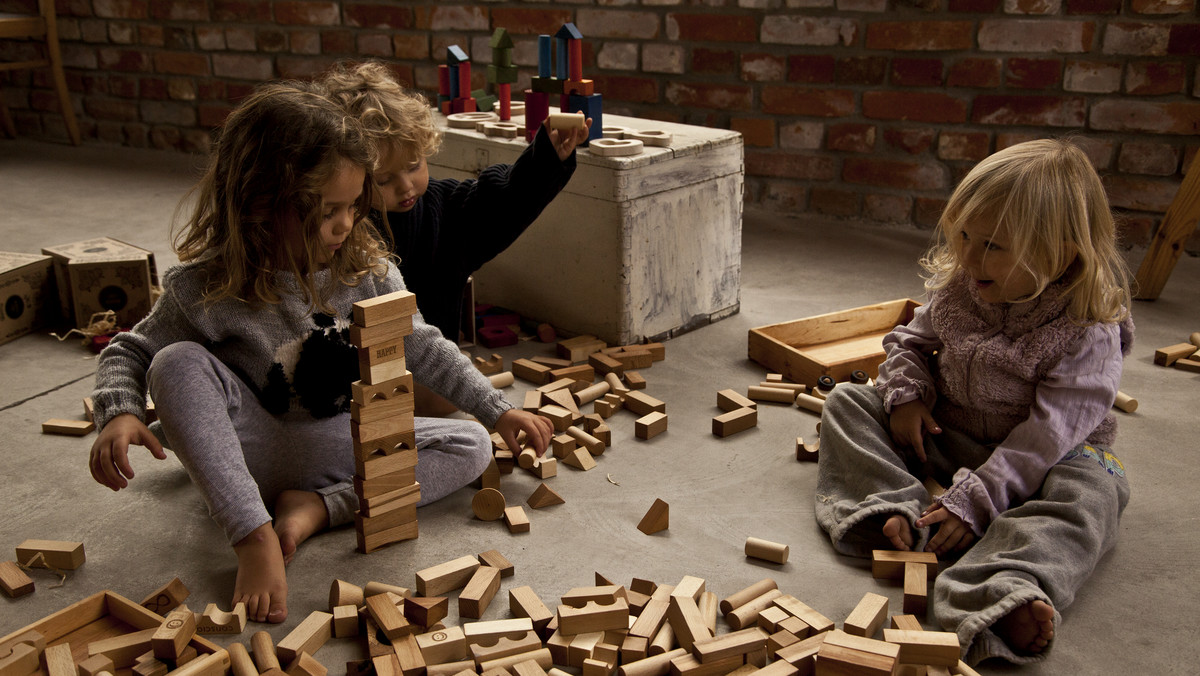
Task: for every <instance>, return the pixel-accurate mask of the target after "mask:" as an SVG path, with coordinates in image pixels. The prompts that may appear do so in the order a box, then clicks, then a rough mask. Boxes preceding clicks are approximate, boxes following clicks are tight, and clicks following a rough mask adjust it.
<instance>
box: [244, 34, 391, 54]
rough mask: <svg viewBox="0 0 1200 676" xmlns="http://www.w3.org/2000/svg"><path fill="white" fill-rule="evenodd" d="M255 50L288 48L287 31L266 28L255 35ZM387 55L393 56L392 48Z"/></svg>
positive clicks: (270, 50) (268, 50)
mask: <svg viewBox="0 0 1200 676" xmlns="http://www.w3.org/2000/svg"><path fill="white" fill-rule="evenodd" d="M254 37H255V40H254V45H255V51H259V52H271V53H273V52H282V51H285V50H287V45H288V41H287V33H284V32H283V31H281V30H277V29H274V28H264V29H263V30H260V31H258V33H257V34H256V35H255V36H254ZM385 56H391V50H388V53H387V54H385Z"/></svg>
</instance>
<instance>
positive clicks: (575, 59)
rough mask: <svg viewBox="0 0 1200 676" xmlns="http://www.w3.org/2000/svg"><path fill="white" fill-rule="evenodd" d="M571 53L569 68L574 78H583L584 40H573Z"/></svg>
mask: <svg viewBox="0 0 1200 676" xmlns="http://www.w3.org/2000/svg"><path fill="white" fill-rule="evenodd" d="M569 49H570V51H571V54H570V55H569V59H568V62H569V64H568V68H569V69H570V75H571V79H572V80H582V79H583V41H582V40H571V43H570V47H569Z"/></svg>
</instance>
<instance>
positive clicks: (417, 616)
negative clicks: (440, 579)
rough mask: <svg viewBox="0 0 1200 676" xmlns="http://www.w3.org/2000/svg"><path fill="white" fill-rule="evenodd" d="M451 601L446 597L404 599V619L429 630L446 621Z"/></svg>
mask: <svg viewBox="0 0 1200 676" xmlns="http://www.w3.org/2000/svg"><path fill="white" fill-rule="evenodd" d="M449 612H450V600H449V599H448V598H446V597H445V596H409V597H407V598H405V599H404V618H405V619H406V620H408V621H409V622H411V623H412V624H415V625H418V626H421V627H424V628H426V629H428V628H429V627H432V626H433V625H435V624H437V623H438V622H441V621H442V620H443V619H445V617H446V615H447V614H449Z"/></svg>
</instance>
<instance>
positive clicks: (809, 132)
mask: <svg viewBox="0 0 1200 676" xmlns="http://www.w3.org/2000/svg"><path fill="white" fill-rule="evenodd" d="M824 138H825V125H824V124H823V123H821V122H807V121H800V122H792V123H790V124H785V125H783V126H782V127H780V128H779V147H781V148H791V149H799V150H816V149H818V148H820V147H821V141H822V140H823V139H824Z"/></svg>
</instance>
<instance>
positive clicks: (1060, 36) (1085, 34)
mask: <svg viewBox="0 0 1200 676" xmlns="http://www.w3.org/2000/svg"><path fill="white" fill-rule="evenodd" d="M1095 32H1096V27H1095V25H1094V24H1092V23H1091V22H1088V21H1062V20H1050V19H1003V20H997V19H993V20H986V21H982V22H981V23H980V25H979V49H980V50H981V51H984V52H1032V53H1035V54H1037V53H1048V52H1054V53H1078V52H1087V51H1090V50H1091V48H1092V39H1093V38H1094V36H1095Z"/></svg>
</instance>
